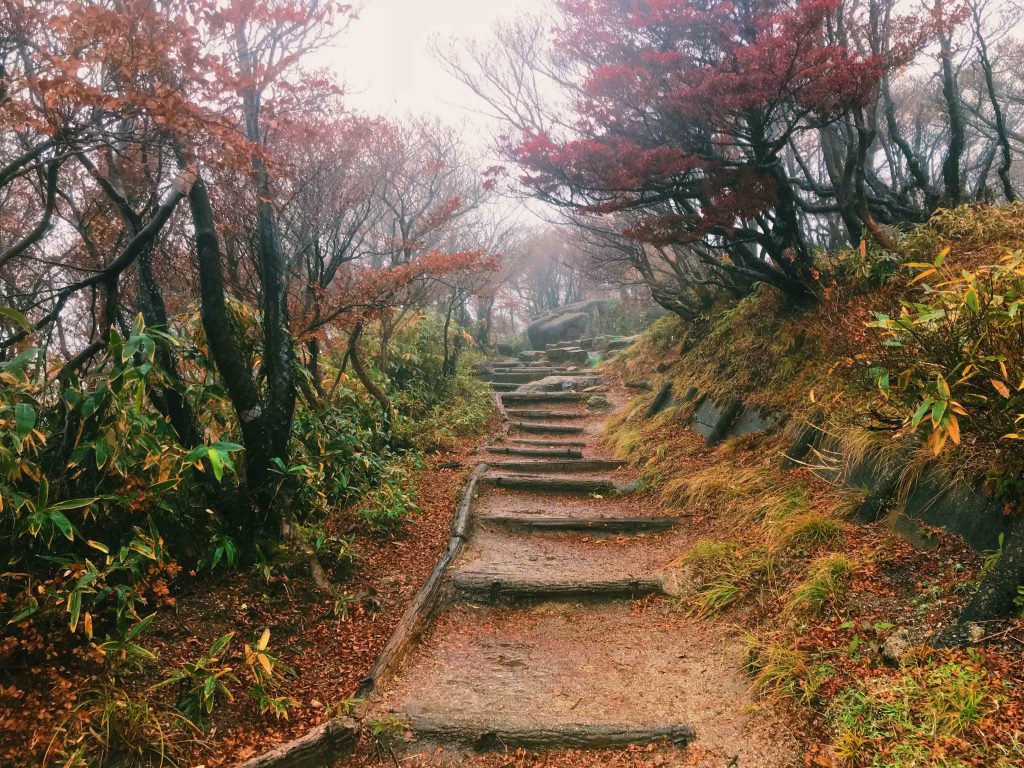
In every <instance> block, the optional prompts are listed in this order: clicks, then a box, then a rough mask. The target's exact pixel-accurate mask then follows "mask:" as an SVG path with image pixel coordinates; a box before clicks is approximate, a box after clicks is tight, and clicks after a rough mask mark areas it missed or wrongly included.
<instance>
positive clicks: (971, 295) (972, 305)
mask: <svg viewBox="0 0 1024 768" xmlns="http://www.w3.org/2000/svg"><path fill="white" fill-rule="evenodd" d="M964 304H965V305H966V306H967V309H969V310H970V311H971V312H977V311H978V309H979V308H980V306H981V305H980V303H979V302H978V292H977V291H976V290H975V289H974V288H973V287H972V288H969V289H968V290H967V293H965V294H964Z"/></svg>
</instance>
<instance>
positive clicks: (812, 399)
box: [811, 241, 863, 403]
mask: <svg viewBox="0 0 1024 768" xmlns="http://www.w3.org/2000/svg"><path fill="white" fill-rule="evenodd" d="M861 242H863V241H861ZM811 402H812V403H816V402H818V401H817V400H815V399H814V390H813V389H812V390H811Z"/></svg>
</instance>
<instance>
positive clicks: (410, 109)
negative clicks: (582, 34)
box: [323, 0, 551, 123]
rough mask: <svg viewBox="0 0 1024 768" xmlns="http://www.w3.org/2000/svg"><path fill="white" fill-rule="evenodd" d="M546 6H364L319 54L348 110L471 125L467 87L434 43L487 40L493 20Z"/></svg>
mask: <svg viewBox="0 0 1024 768" xmlns="http://www.w3.org/2000/svg"><path fill="white" fill-rule="evenodd" d="M550 1H551V0H365V6H364V8H363V10H362V11H361V12H360V14H359V18H358V19H356V20H355V21H354V22H353V23H352V26H351V27H350V28H349V30H348V32H347V33H346V34H345V35H344V36H343V37H341V38H340V39H339V41H338V42H337V43H336V44H335V45H334V46H333V47H332V48H330V49H328V50H327V51H325V52H324V53H323V55H324V56H325V58H326V60H327V65H328V66H329V67H331V68H332V69H333V70H335V71H336V72H337V73H338V74H339V75H340V76H341V78H342V79H343V80H344V82H345V83H346V86H347V88H348V90H349V98H348V102H349V104H350V105H351V106H352V107H354V108H356V109H359V110H362V111H365V112H368V113H371V114H384V115H389V116H399V115H404V114H408V113H416V114H422V113H433V114H438V115H441V116H442V117H444V118H445V119H446V120H448V121H449V122H453V123H461V122H462V120H463V119H467V118H468V119H470V120H472V119H473V118H472V116H470V115H467V108H468V109H473V108H478V106H477V104H476V103H475V97H474V96H473V94H472V93H470V91H469V89H467V88H466V87H465V86H463V85H462V84H461V83H459V82H458V81H456V80H455V79H454V78H452V77H451V76H450V75H449V74H448V73H447V72H446V71H445V70H444V68H443V67H442V66H441V64H440V63H439V62H438V61H437V60H436V59H435V58H434V55H433V54H432V53H431V50H430V43H431V41H432V40H434V39H436V38H441V39H445V38H450V37H456V38H462V37H484V36H486V34H487V32H488V30H489V29H490V28H491V25H492V24H493V23H494V21H495V20H497V19H499V18H501V17H506V16H513V15H516V14H518V13H522V12H524V11H527V12H528V11H531V10H537V9H538V8H541V7H543V6H545V5H547V4H548V3H550Z"/></svg>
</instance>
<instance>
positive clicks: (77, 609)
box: [68, 589, 82, 632]
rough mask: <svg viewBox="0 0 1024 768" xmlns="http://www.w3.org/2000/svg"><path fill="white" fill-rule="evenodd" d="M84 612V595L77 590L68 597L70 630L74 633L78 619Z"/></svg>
mask: <svg viewBox="0 0 1024 768" xmlns="http://www.w3.org/2000/svg"><path fill="white" fill-rule="evenodd" d="M81 612H82V593H81V592H79V591H78V590H77V589H76V590H74V591H73V592H72V593H71V595H70V597H68V614H69V618H68V628H69V629H70V630H71V631H72V632H74V631H75V627H77V626H78V617H79V615H80V614H81Z"/></svg>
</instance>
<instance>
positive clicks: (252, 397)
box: [189, 178, 278, 541]
mask: <svg viewBox="0 0 1024 768" xmlns="http://www.w3.org/2000/svg"><path fill="white" fill-rule="evenodd" d="M189 206H190V208H191V211H192V222H193V226H194V227H195V239H196V258H197V261H198V267H199V270H198V271H199V296H200V310H199V315H200V319H201V321H202V323H203V330H204V332H205V333H206V341H207V343H208V344H209V345H210V354H211V355H212V356H213V361H214V363H215V364H216V365H217V370H218V371H219V372H220V375H221V378H222V379H223V380H224V386H225V388H226V389H227V392H228V397H229V398H230V399H231V404H232V406H234V409H235V413H236V414H237V415H238V423H239V425H240V428H241V431H242V442H243V444H244V445H245V476H246V484H247V486H248V490H249V492H250V493H251V494H252V496H253V499H254V500H255V502H256V504H257V507H258V510H259V515H260V519H259V520H258V524H257V525H256V526H252V527H251V528H246V529H244V530H243V531H242V533H243V534H244V535H245V537H246V538H247V539H248V540H249V541H255V540H256V538H257V536H259V535H261V534H262V533H266V532H267V529H268V528H269V529H270V530H276V528H277V527H278V526H277V522H278V521H277V520H276V519H274V515H273V511H272V509H271V507H272V503H271V502H272V496H273V491H272V488H271V478H272V476H271V472H270V459H271V457H272V454H271V453H269V452H268V443H267V432H266V427H265V419H264V413H263V404H262V403H261V402H260V396H259V391H258V389H257V388H256V381H255V379H254V378H253V375H252V368H251V365H250V361H249V359H248V358H247V357H246V355H245V354H244V353H243V351H242V348H241V346H240V345H239V343H238V339H237V338H236V337H235V334H234V332H233V330H232V322H231V319H230V317H229V316H228V311H227V302H226V297H225V292H224V276H223V274H222V271H221V261H222V257H221V252H220V241H219V239H218V237H217V229H216V226H215V224H214V216H213V207H212V205H211V204H210V196H209V194H208V193H207V190H206V185H205V183H204V182H203V180H202V178H197V179H196V182H195V184H193V185H192V191H191V192H190V193H189Z"/></svg>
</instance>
